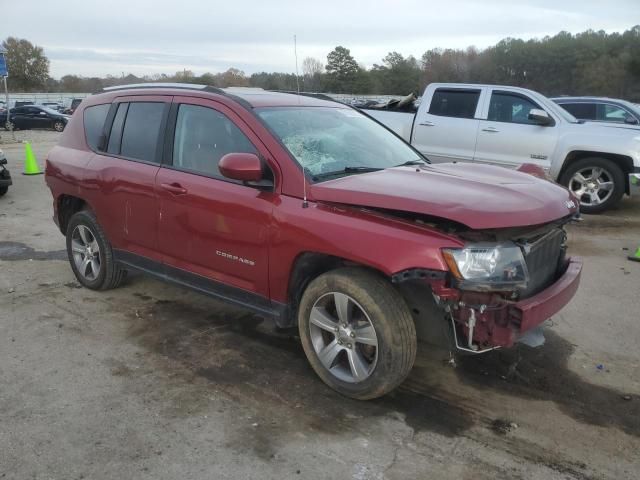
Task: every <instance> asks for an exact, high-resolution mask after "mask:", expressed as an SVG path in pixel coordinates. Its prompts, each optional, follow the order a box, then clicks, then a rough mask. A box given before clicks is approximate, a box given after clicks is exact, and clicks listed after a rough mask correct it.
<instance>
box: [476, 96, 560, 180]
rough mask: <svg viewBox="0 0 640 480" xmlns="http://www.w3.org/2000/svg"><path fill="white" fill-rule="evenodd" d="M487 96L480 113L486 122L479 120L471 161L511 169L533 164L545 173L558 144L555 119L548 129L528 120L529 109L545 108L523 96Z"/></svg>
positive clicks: (550, 113)
mask: <svg viewBox="0 0 640 480" xmlns="http://www.w3.org/2000/svg"><path fill="white" fill-rule="evenodd" d="M490 95H491V96H490V98H489V102H488V105H486V107H485V111H484V112H483V114H482V116H483V118H485V119H484V120H480V128H479V132H478V142H477V145H476V151H475V156H474V161H476V162H481V163H491V164H495V165H500V166H503V167H511V168H517V167H518V166H520V165H522V164H523V163H533V164H536V165H539V166H540V167H542V168H544V169H547V170H548V169H549V167H550V166H551V157H552V154H553V151H554V150H555V147H556V143H557V141H558V127H557V126H556V125H555V122H557V119H554V124H553V125H549V126H541V125H537V124H536V123H535V122H533V121H532V120H529V118H528V115H529V111H530V110H531V109H534V108H535V109H540V110H545V109H544V108H542V107H541V106H540V105H538V103H536V102H535V101H534V100H533V99H531V98H529V97H528V96H526V95H524V94H521V93H516V92H510V91H502V90H500V89H491V92H490ZM547 113H548V114H549V116H551V118H554V114H553V113H552V112H549V111H547Z"/></svg>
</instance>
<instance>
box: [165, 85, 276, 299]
mask: <svg viewBox="0 0 640 480" xmlns="http://www.w3.org/2000/svg"><path fill="white" fill-rule="evenodd" d="M167 130H168V133H167V139H166V140H165V158H164V161H163V165H162V168H160V171H159V172H158V175H157V177H156V190H157V192H158V198H159V202H160V223H159V229H158V243H159V249H160V251H161V253H162V255H163V263H164V266H165V273H166V275H168V276H170V277H173V278H174V279H176V280H178V281H179V282H182V283H186V284H189V285H191V286H192V287H195V288H199V289H200V290H203V291H207V292H209V293H213V294H214V295H218V296H222V297H224V298H225V299H227V300H232V301H235V302H236V303H242V304H248V303H250V304H252V305H253V306H254V307H264V308H267V309H268V308H269V301H268V298H269V288H268V272H269V264H268V260H269V228H270V224H271V215H272V210H273V206H274V202H276V201H277V199H278V198H279V196H278V195H277V194H276V193H274V192H272V191H263V190H260V189H259V188H257V187H252V186H249V185H245V184H243V183H242V182H238V181H235V180H230V179H228V178H226V177H224V176H222V174H221V173H220V171H219V170H218V162H219V161H220V159H221V158H222V157H223V156H224V155H226V154H227V153H242V152H244V153H257V154H258V155H261V156H263V157H264V156H267V155H268V152H267V151H266V149H265V147H264V146H263V144H262V143H261V142H260V140H259V139H258V137H257V136H256V135H255V134H254V133H253V132H252V131H251V129H249V128H248V126H247V125H246V124H245V123H244V122H243V121H242V120H241V119H240V117H239V116H238V115H237V114H235V113H234V112H233V110H231V109H230V108H228V107H226V106H224V105H222V104H220V103H218V102H215V101H212V100H205V99H199V98H194V97H174V101H173V105H172V107H171V113H170V115H169V123H168V129H167ZM265 168H266V169H267V170H268V167H265ZM269 173H271V172H270V171H269Z"/></svg>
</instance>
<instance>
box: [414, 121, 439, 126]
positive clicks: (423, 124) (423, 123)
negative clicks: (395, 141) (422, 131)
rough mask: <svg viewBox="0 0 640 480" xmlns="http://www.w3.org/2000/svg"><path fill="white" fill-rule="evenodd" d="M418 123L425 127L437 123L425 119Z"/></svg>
mask: <svg viewBox="0 0 640 480" xmlns="http://www.w3.org/2000/svg"><path fill="white" fill-rule="evenodd" d="M418 125H422V126H423V127H433V126H434V125H435V123H433V122H430V121H429V120H425V121H424V122H420V123H419V124H418Z"/></svg>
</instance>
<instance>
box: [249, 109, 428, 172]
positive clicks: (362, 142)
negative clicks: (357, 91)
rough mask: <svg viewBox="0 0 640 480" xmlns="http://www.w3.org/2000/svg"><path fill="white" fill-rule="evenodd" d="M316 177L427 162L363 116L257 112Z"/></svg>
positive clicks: (329, 111) (348, 112) (334, 111)
mask: <svg viewBox="0 0 640 480" xmlns="http://www.w3.org/2000/svg"><path fill="white" fill-rule="evenodd" d="M257 113H258V115H259V116H260V118H262V119H263V120H264V121H265V123H266V124H267V125H268V127H269V128H270V129H271V131H272V132H273V133H274V134H275V135H277V136H278V137H279V138H280V140H281V141H282V143H283V144H284V146H285V147H286V148H287V149H288V150H289V152H290V153H291V155H293V157H294V158H295V159H296V160H297V161H298V163H300V165H302V166H303V167H304V169H305V170H306V171H307V172H309V173H310V175H311V176H312V177H314V176H318V179H319V178H320V177H324V176H326V174H328V173H332V172H337V173H338V172H344V173H345V174H346V173H356V172H358V171H362V172H364V171H367V170H368V169H369V170H373V169H384V168H389V167H393V166H396V165H401V164H404V163H406V162H410V161H416V160H421V157H420V156H419V154H417V153H416V152H415V151H414V150H413V149H412V148H411V147H409V146H408V145H407V144H406V143H404V141H402V140H401V139H399V138H398V137H396V136H395V135H393V134H392V133H391V132H389V131H388V130H387V129H385V128H384V127H382V126H381V125H379V124H377V123H376V122H374V121H373V120H371V119H370V118H368V117H366V116H365V115H362V114H361V113H359V112H357V111H355V110H351V109H345V108H332V107H270V108H260V109H257Z"/></svg>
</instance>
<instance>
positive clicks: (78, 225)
mask: <svg viewBox="0 0 640 480" xmlns="http://www.w3.org/2000/svg"><path fill="white" fill-rule="evenodd" d="M66 237H67V255H68V257H69V263H70V264H71V269H72V270H73V273H74V275H75V276H76V278H77V279H78V282H80V284H82V285H83V286H85V287H87V288H90V289H91V290H109V289H111V288H116V287H118V286H119V285H120V283H122V280H123V279H124V278H125V276H126V273H127V271H126V270H125V269H123V268H122V267H120V266H119V265H118V264H117V263H116V262H115V261H114V259H113V251H112V249H111V244H110V243H109V240H108V239H107V237H106V235H105V233H104V231H103V230H102V227H100V224H98V222H97V220H96V217H95V215H94V214H93V212H91V211H90V210H81V211H79V212H77V213H75V214H74V215H73V216H72V217H71V218H70V219H69V224H68V225H67V232H66ZM95 245H97V247H98V251H97V257H96V255H95V253H96V248H95ZM83 246H84V247H86V246H89V247H91V249H92V252H91V253H90V254H89V255H90V256H91V257H92V261H87V262H88V264H87V265H86V266H85V268H84V271H81V269H82V266H83V263H84V261H85V260H86V259H87V255H88V254H87V251H86V250H85V251H84V253H81V250H80V251H79V248H80V247H83ZM96 258H97V262H96ZM96 265H97V267H96ZM96 270H97V271H96Z"/></svg>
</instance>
